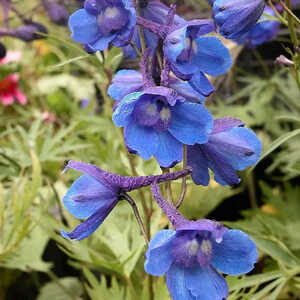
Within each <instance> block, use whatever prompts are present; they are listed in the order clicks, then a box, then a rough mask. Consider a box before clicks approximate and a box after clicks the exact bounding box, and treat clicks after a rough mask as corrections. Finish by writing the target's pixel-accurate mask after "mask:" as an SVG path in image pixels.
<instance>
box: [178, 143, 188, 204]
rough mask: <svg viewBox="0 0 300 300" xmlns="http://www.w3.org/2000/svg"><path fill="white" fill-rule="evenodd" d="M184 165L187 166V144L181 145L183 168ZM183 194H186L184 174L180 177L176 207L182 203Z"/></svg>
mask: <svg viewBox="0 0 300 300" xmlns="http://www.w3.org/2000/svg"><path fill="white" fill-rule="evenodd" d="M186 167H187V146H186V145H183V168H186ZM185 194H186V176H184V177H182V183H181V193H180V197H179V200H178V201H177V203H176V208H179V206H180V205H181V204H182V202H183V200H184V197H185Z"/></svg>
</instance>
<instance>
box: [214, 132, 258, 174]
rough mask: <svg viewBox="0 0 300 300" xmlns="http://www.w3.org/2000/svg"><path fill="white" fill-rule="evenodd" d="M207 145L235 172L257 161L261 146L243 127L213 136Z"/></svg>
mask: <svg viewBox="0 0 300 300" xmlns="http://www.w3.org/2000/svg"><path fill="white" fill-rule="evenodd" d="M209 144H211V145H213V146H214V149H215V150H216V151H217V152H218V153H219V154H221V155H222V156H223V157H224V158H225V159H226V161H227V162H228V163H229V164H230V165H231V166H232V167H233V168H234V169H235V170H244V169H245V168H247V167H249V166H251V165H254V164H255V163H256V162H257V160H258V159H259V157H260V155H261V151H262V144H261V141H260V140H259V139H258V137H257V136H256V135H255V133H254V132H253V131H252V130H250V129H248V128H244V127H235V128H232V129H231V130H227V131H223V132H219V133H217V134H213V135H212V136H211V138H210V139H209Z"/></svg>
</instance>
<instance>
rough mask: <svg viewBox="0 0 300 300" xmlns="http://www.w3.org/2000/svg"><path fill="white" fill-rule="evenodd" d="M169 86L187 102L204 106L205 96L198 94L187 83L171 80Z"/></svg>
mask: <svg viewBox="0 0 300 300" xmlns="http://www.w3.org/2000/svg"><path fill="white" fill-rule="evenodd" d="M169 86H170V87H171V88H172V89H174V90H175V91H177V93H178V94H179V95H181V96H182V97H184V98H185V99H186V100H187V101H190V102H195V103H201V104H204V102H205V96H204V95H203V94H200V93H199V92H197V91H196V90H195V89H193V87H192V86H191V85H190V84H189V83H188V82H186V81H182V80H176V79H173V78H172V79H171V80H170V83H169Z"/></svg>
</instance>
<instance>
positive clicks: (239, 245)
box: [145, 183, 258, 300]
mask: <svg viewBox="0 0 300 300" xmlns="http://www.w3.org/2000/svg"><path fill="white" fill-rule="evenodd" d="M151 190H152V193H153V195H154V198H155V200H156V201H157V203H158V204H159V206H160V207H161V208H162V209H163V211H164V212H165V214H166V215H167V217H168V218H169V220H170V222H171V223H172V224H173V226H174V228H175V230H161V231H159V232H158V233H157V234H156V235H155V236H154V238H153V239H152V240H151V242H150V243H149V248H148V250H147V252H146V262H145V271H146V272H147V273H149V274H151V275H154V276H162V275H164V274H166V282H167V287H168V289H169V292H170V294H171V297H172V299H173V300H197V299H198V300H200V299H201V300H224V299H225V298H227V296H228V286H227V283H226V281H225V279H224V278H223V276H221V275H220V274H219V272H222V273H224V274H230V275H240V274H245V273H248V272H250V271H251V270H252V269H253V267H254V264H255V263H256V262H257V258H258V253H257V248H256V245H255V243H254V242H253V241H252V240H251V239H250V238H249V236H248V235H247V234H245V233H244V232H242V231H240V230H228V229H227V228H225V227H224V226H223V225H222V224H220V223H218V222H214V221H211V220H207V219H200V220H197V221H188V220H186V219H185V218H184V217H183V216H182V215H181V214H180V213H179V212H178V211H177V210H176V209H175V208H174V207H173V206H172V205H171V204H170V203H169V202H167V201H166V200H164V199H163V197H162V196H161V194H160V191H159V187H158V186H157V184H155V183H154V184H153V185H152V186H151ZM218 271H219V272H218Z"/></svg>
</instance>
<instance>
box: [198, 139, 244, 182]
mask: <svg viewBox="0 0 300 300" xmlns="http://www.w3.org/2000/svg"><path fill="white" fill-rule="evenodd" d="M199 147H200V148H201V151H202V152H203V153H204V155H205V157H206V159H207V164H208V167H209V168H210V169H211V170H212V171H213V173H214V179H215V181H216V182H218V183H219V184H221V185H235V184H239V183H240V181H241V180H240V178H239V177H238V175H237V173H236V171H235V169H234V168H233V166H232V165H231V164H230V162H228V161H227V160H226V159H225V157H224V156H223V153H221V152H219V151H218V149H217V148H216V147H214V146H212V144H211V143H207V144H204V145H199Z"/></svg>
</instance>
